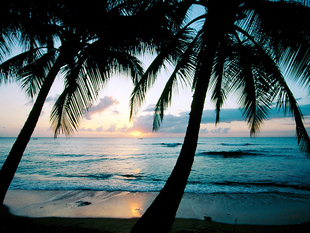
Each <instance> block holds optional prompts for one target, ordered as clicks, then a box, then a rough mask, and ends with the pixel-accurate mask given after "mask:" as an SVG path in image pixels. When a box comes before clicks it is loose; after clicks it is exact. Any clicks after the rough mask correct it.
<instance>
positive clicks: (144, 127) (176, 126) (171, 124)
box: [122, 104, 310, 134]
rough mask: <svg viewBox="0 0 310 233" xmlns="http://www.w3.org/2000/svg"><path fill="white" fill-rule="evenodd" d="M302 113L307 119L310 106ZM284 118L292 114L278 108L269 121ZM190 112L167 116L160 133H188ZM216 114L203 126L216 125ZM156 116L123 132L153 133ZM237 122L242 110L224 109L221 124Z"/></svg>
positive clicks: (224, 130)
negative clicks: (285, 113) (284, 112)
mask: <svg viewBox="0 0 310 233" xmlns="http://www.w3.org/2000/svg"><path fill="white" fill-rule="evenodd" d="M300 109H301V111H302V112H303V115H304V116H305V117H307V116H310V104H309V105H301V106H300ZM284 117H289V118H290V117H291V114H287V115H284V114H283V113H282V112H279V111H278V110H277V109H276V108H272V109H271V110H270V114H269V115H268V119H267V120H271V119H278V118H284ZM188 118H189V112H181V113H180V114H179V115H177V116H176V115H172V114H167V115H165V116H164V120H163V122H162V124H161V127H160V128H159V130H158V132H159V133H165V134H181V133H185V132H186V128H187V124H188ZM215 119H216V112H215V110H205V111H204V112H203V116H202V121H201V123H202V124H208V123H215ZM153 120H154V115H153V114H148V115H143V116H139V117H136V118H135V119H134V121H133V126H132V127H130V128H126V130H125V129H122V132H125V131H126V132H133V131H141V132H144V133H150V132H152V127H153ZM236 121H244V117H243V116H242V109H222V110H221V113H220V123H232V122H236ZM230 130H231V128H217V129H214V130H211V131H208V130H207V129H206V128H203V129H201V130H200V133H203V134H207V133H213V134H229V131H230Z"/></svg>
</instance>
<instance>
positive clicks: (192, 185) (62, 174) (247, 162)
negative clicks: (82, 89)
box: [0, 138, 310, 194]
mask: <svg viewBox="0 0 310 233" xmlns="http://www.w3.org/2000/svg"><path fill="white" fill-rule="evenodd" d="M14 141H15V138H0V166H2V164H3V163H4V161H5V159H6V157H7V155H8V153H9V151H10V149H11V147H12V145H13V143H14ZM182 143H183V138H144V139H141V138H69V139H66V138H57V139H53V138H32V139H31V140H30V142H29V144H28V146H27V149H26V151H25V153H24V156H23V158H22V160H21V163H20V165H19V167H18V170H17V172H16V175H15V177H14V180H13V181H12V183H11V186H10V189H26V190H104V191H132V192H156V191H160V189H161V188H162V187H163V186H164V184H165V182H166V180H167V178H168V177H169V175H170V173H171V171H172V169H173V167H174V165H175V162H176V160H177V157H178V155H179V152H180V149H181V147H182ZM185 191H186V192H188V193H292V194H310V158H309V157H307V156H306V155H304V154H302V153H301V152H300V151H299V148H298V144H297V140H296V139H295V138H200V139H199V142H198V146H197V150H196V155H195V162H194V165H193V167H192V171H191V174H190V177H189V180H188V184H187V187H186V190H185Z"/></svg>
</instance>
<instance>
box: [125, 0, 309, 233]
mask: <svg viewBox="0 0 310 233" xmlns="http://www.w3.org/2000/svg"><path fill="white" fill-rule="evenodd" d="M185 1H186V0H185ZM192 3H193V4H199V5H201V6H202V7H204V8H205V10H206V11H205V13H204V14H202V15H201V16H198V17H197V18H195V19H194V20H193V21H191V22H190V23H188V24H187V25H186V26H184V27H183V28H182V29H180V30H179V31H178V33H177V34H176V35H175V40H174V43H173V42H171V43H170V44H167V45H166V46H165V47H164V48H162V51H161V52H160V53H159V54H158V56H157V57H156V58H155V60H154V61H153V63H152V64H151V65H150V67H149V68H148V69H147V70H146V73H145V74H144V75H143V76H142V78H141V79H140V81H139V83H138V84H137V85H136V87H135V89H134V90H133V93H132V97H131V114H134V113H135V112H136V111H137V109H138V107H139V106H141V104H142V102H143V100H144V97H145V93H146V91H147V89H148V88H149V87H150V86H151V85H152V84H153V83H154V81H155V78H156V74H157V72H158V71H159V70H160V68H161V66H163V65H164V64H165V63H166V62H169V63H174V64H175V69H174V71H173V72H172V74H171V76H170V78H169V79H168V81H167V84H166V86H165V87H164V90H163V92H162V94H161V96H160V99H159V101H158V102H157V105H156V108H155V116H154V123H153V129H154V130H156V129H157V128H158V127H159V126H160V123H161V121H162V120H163V117H164V110H165V109H166V108H167V107H168V106H169V104H170V102H171V98H172V93H173V90H174V88H175V87H177V86H178V85H177V84H178V82H179V81H180V80H181V81H182V82H185V83H192V88H193V91H194V94H193V99H192V104H191V111H190V115H189V123H188V127H187V131H186V135H185V138H184V143H183V145H182V149H181V151H180V155H179V157H178V160H177V162H176V164H175V167H174V169H173V171H172V173H171V175H170V177H169V178H168V180H167V182H166V184H165V186H164V187H163V189H162V190H161V191H160V193H159V194H158V196H157V197H156V199H155V200H154V202H153V203H152V204H151V205H150V207H149V208H148V209H147V210H146V212H145V213H144V214H143V215H142V217H141V218H140V219H139V220H138V222H137V223H136V224H135V226H134V227H133V228H132V230H131V232H132V233H136V232H146V231H148V232H169V231H170V229H171V226H172V224H173V221H174V218H175V214H176V211H177V209H178V206H179V204H180V201H181V199H182V196H183V193H184V189H185V187H186V183H187V179H188V176H189V174H190V171H191V167H192V164H193V162H194V156H195V150H196V147H197V141H198V135H199V128H200V122H201V116H202V113H203V108H204V102H205V98H206V94H207V91H208V90H210V91H211V92H212V95H211V96H212V97H211V100H212V101H213V102H214V103H215V106H216V112H217V115H216V119H215V120H216V123H218V122H219V120H220V110H221V107H222V105H223V103H224V102H225V100H226V97H227V95H228V93H231V92H233V93H235V94H236V95H237V96H238V97H239V104H240V106H241V108H242V110H243V116H244V118H245V120H247V122H248V125H249V128H250V132H251V135H252V134H254V133H255V132H257V131H258V130H259V127H260V125H261V124H262V122H263V121H264V120H265V119H266V118H267V117H268V112H269V110H270V108H271V106H272V104H273V102H274V101H276V103H277V107H278V108H279V109H280V110H281V109H282V110H283V111H284V113H285V114H287V113H290V114H291V115H292V116H293V117H294V119H295V122H296V135H297V138H298V143H299V146H300V149H301V150H302V151H303V152H305V153H306V154H308V155H309V152H310V140H309V136H308V133H307V131H306V129H305V127H304V125H303V119H302V113H301V111H300V109H299V107H298V104H297V102H296V100H295V98H294V96H293V94H292V92H291V91H290V89H289V87H288V85H287V83H286V81H285V78H284V75H283V72H284V73H285V74H286V75H287V76H292V77H294V79H295V80H296V81H300V82H302V83H303V84H304V85H307V86H309V78H308V77H309V71H310V70H309V62H310V50H309V48H310V46H309V45H310V43H309V41H310V40H309V39H310V30H309V29H310V27H309V25H310V24H309V23H310V9H309V7H307V6H305V5H303V4H300V3H297V2H291V1H264V0H234V1H232V0H198V1H194V2H192ZM288 16H289V17H288ZM180 17H182V16H180ZM197 22H199V23H200V24H201V25H202V26H201V28H199V29H197V31H196V33H195V34H194V36H193V37H192V38H190V37H188V29H189V27H190V26H191V25H193V24H194V23H197ZM176 42H178V43H176ZM284 69H285V70H284Z"/></svg>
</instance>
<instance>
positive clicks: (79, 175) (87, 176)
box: [55, 174, 113, 180]
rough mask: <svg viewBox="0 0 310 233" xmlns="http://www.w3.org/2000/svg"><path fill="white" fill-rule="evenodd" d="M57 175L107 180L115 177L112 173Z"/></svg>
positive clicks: (59, 175)
mask: <svg viewBox="0 0 310 233" xmlns="http://www.w3.org/2000/svg"><path fill="white" fill-rule="evenodd" d="M55 176H57V177H67V178H86V179H96V180H105V179H109V178H111V177H113V175H112V174H85V175H84V174H58V175H55Z"/></svg>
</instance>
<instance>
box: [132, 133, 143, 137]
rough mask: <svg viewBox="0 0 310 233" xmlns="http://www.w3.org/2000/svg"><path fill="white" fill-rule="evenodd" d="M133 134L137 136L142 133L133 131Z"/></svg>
mask: <svg viewBox="0 0 310 233" xmlns="http://www.w3.org/2000/svg"><path fill="white" fill-rule="evenodd" d="M131 134H132V135H133V136H135V137H138V136H139V135H141V133H140V132H132V133H131Z"/></svg>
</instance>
